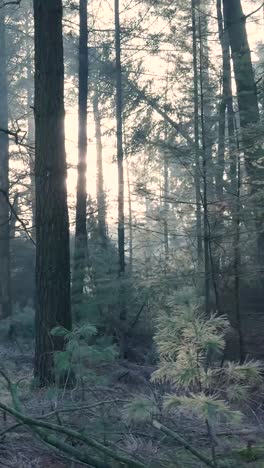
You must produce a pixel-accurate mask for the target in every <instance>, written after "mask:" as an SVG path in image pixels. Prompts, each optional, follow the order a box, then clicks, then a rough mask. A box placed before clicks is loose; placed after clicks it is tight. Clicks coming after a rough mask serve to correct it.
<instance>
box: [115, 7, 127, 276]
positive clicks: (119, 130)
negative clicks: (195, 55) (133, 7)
mask: <svg viewBox="0 0 264 468" xmlns="http://www.w3.org/2000/svg"><path fill="white" fill-rule="evenodd" d="M115 52H116V137H117V165H118V252H119V272H120V274H121V275H123V274H124V273H125V215H124V167H123V163H124V150H123V97H122V66H121V40H120V17H119V0H115Z"/></svg>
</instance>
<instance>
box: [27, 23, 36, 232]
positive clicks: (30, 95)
mask: <svg viewBox="0 0 264 468" xmlns="http://www.w3.org/2000/svg"><path fill="white" fill-rule="evenodd" d="M25 28H26V35H27V39H26V44H27V50H28V57H27V65H26V66H27V123H28V129H27V143H28V146H29V148H28V156H29V170H30V189H31V209H32V230H31V236H32V238H33V239H34V241H35V240H36V187H35V152H34V150H33V147H34V144H35V122H34V115H33V104H34V91H33V66H32V65H33V64H32V60H31V52H32V44H31V38H30V30H29V24H28V20H27V21H26V25H25Z"/></svg>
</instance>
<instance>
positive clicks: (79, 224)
mask: <svg viewBox="0 0 264 468" xmlns="http://www.w3.org/2000/svg"><path fill="white" fill-rule="evenodd" d="M87 7H88V4H87V0H80V10H79V15H80V34H79V102H78V109H79V110H78V112H79V134H78V180H77V203H76V228H75V252H74V275H73V297H74V301H77V302H79V301H81V300H82V295H83V288H84V280H85V268H86V265H87V254H88V252H87V249H88V245H87V226H86V223H87V215H86V211H87V182H86V171H87V99H88V13H87Z"/></svg>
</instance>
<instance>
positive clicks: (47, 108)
mask: <svg viewBox="0 0 264 468" xmlns="http://www.w3.org/2000/svg"><path fill="white" fill-rule="evenodd" d="M62 12H63V9H62V1H61V0H46V1H45V2H43V1H42V0H34V24H35V123H36V159H35V174H36V243H37V246H36V350H35V376H36V377H37V378H38V379H39V382H40V384H41V385H45V384H48V383H50V382H52V381H53V380H54V371H53V353H54V351H57V350H62V349H63V348H64V339H63V338H61V337H53V336H52V334H51V330H52V329H53V328H54V327H55V326H62V327H64V328H66V329H68V330H70V329H71V325H72V320H71V295H70V252H69V219H68V206H67V189H66V176H67V167H66V154H65V135H64V63H63V40H62Z"/></svg>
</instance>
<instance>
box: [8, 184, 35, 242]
mask: <svg viewBox="0 0 264 468" xmlns="http://www.w3.org/2000/svg"><path fill="white" fill-rule="evenodd" d="M0 193H2V195H3V196H4V198H5V199H6V202H7V203H8V205H9V208H10V210H11V213H12V214H13V215H14V216H15V217H16V219H17V220H18V222H19V223H20V224H21V226H22V227H23V229H24V231H25V233H26V234H27V236H28V238H29V240H30V241H31V242H32V243H33V244H34V245H36V242H35V241H34V239H33V237H32V236H31V234H30V232H29V230H28V228H27V226H26V224H25V223H24V221H23V219H21V218H20V216H18V214H17V212H16V210H15V209H14V207H13V205H12V203H10V201H9V197H8V194H7V193H6V191H5V190H3V189H0Z"/></svg>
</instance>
